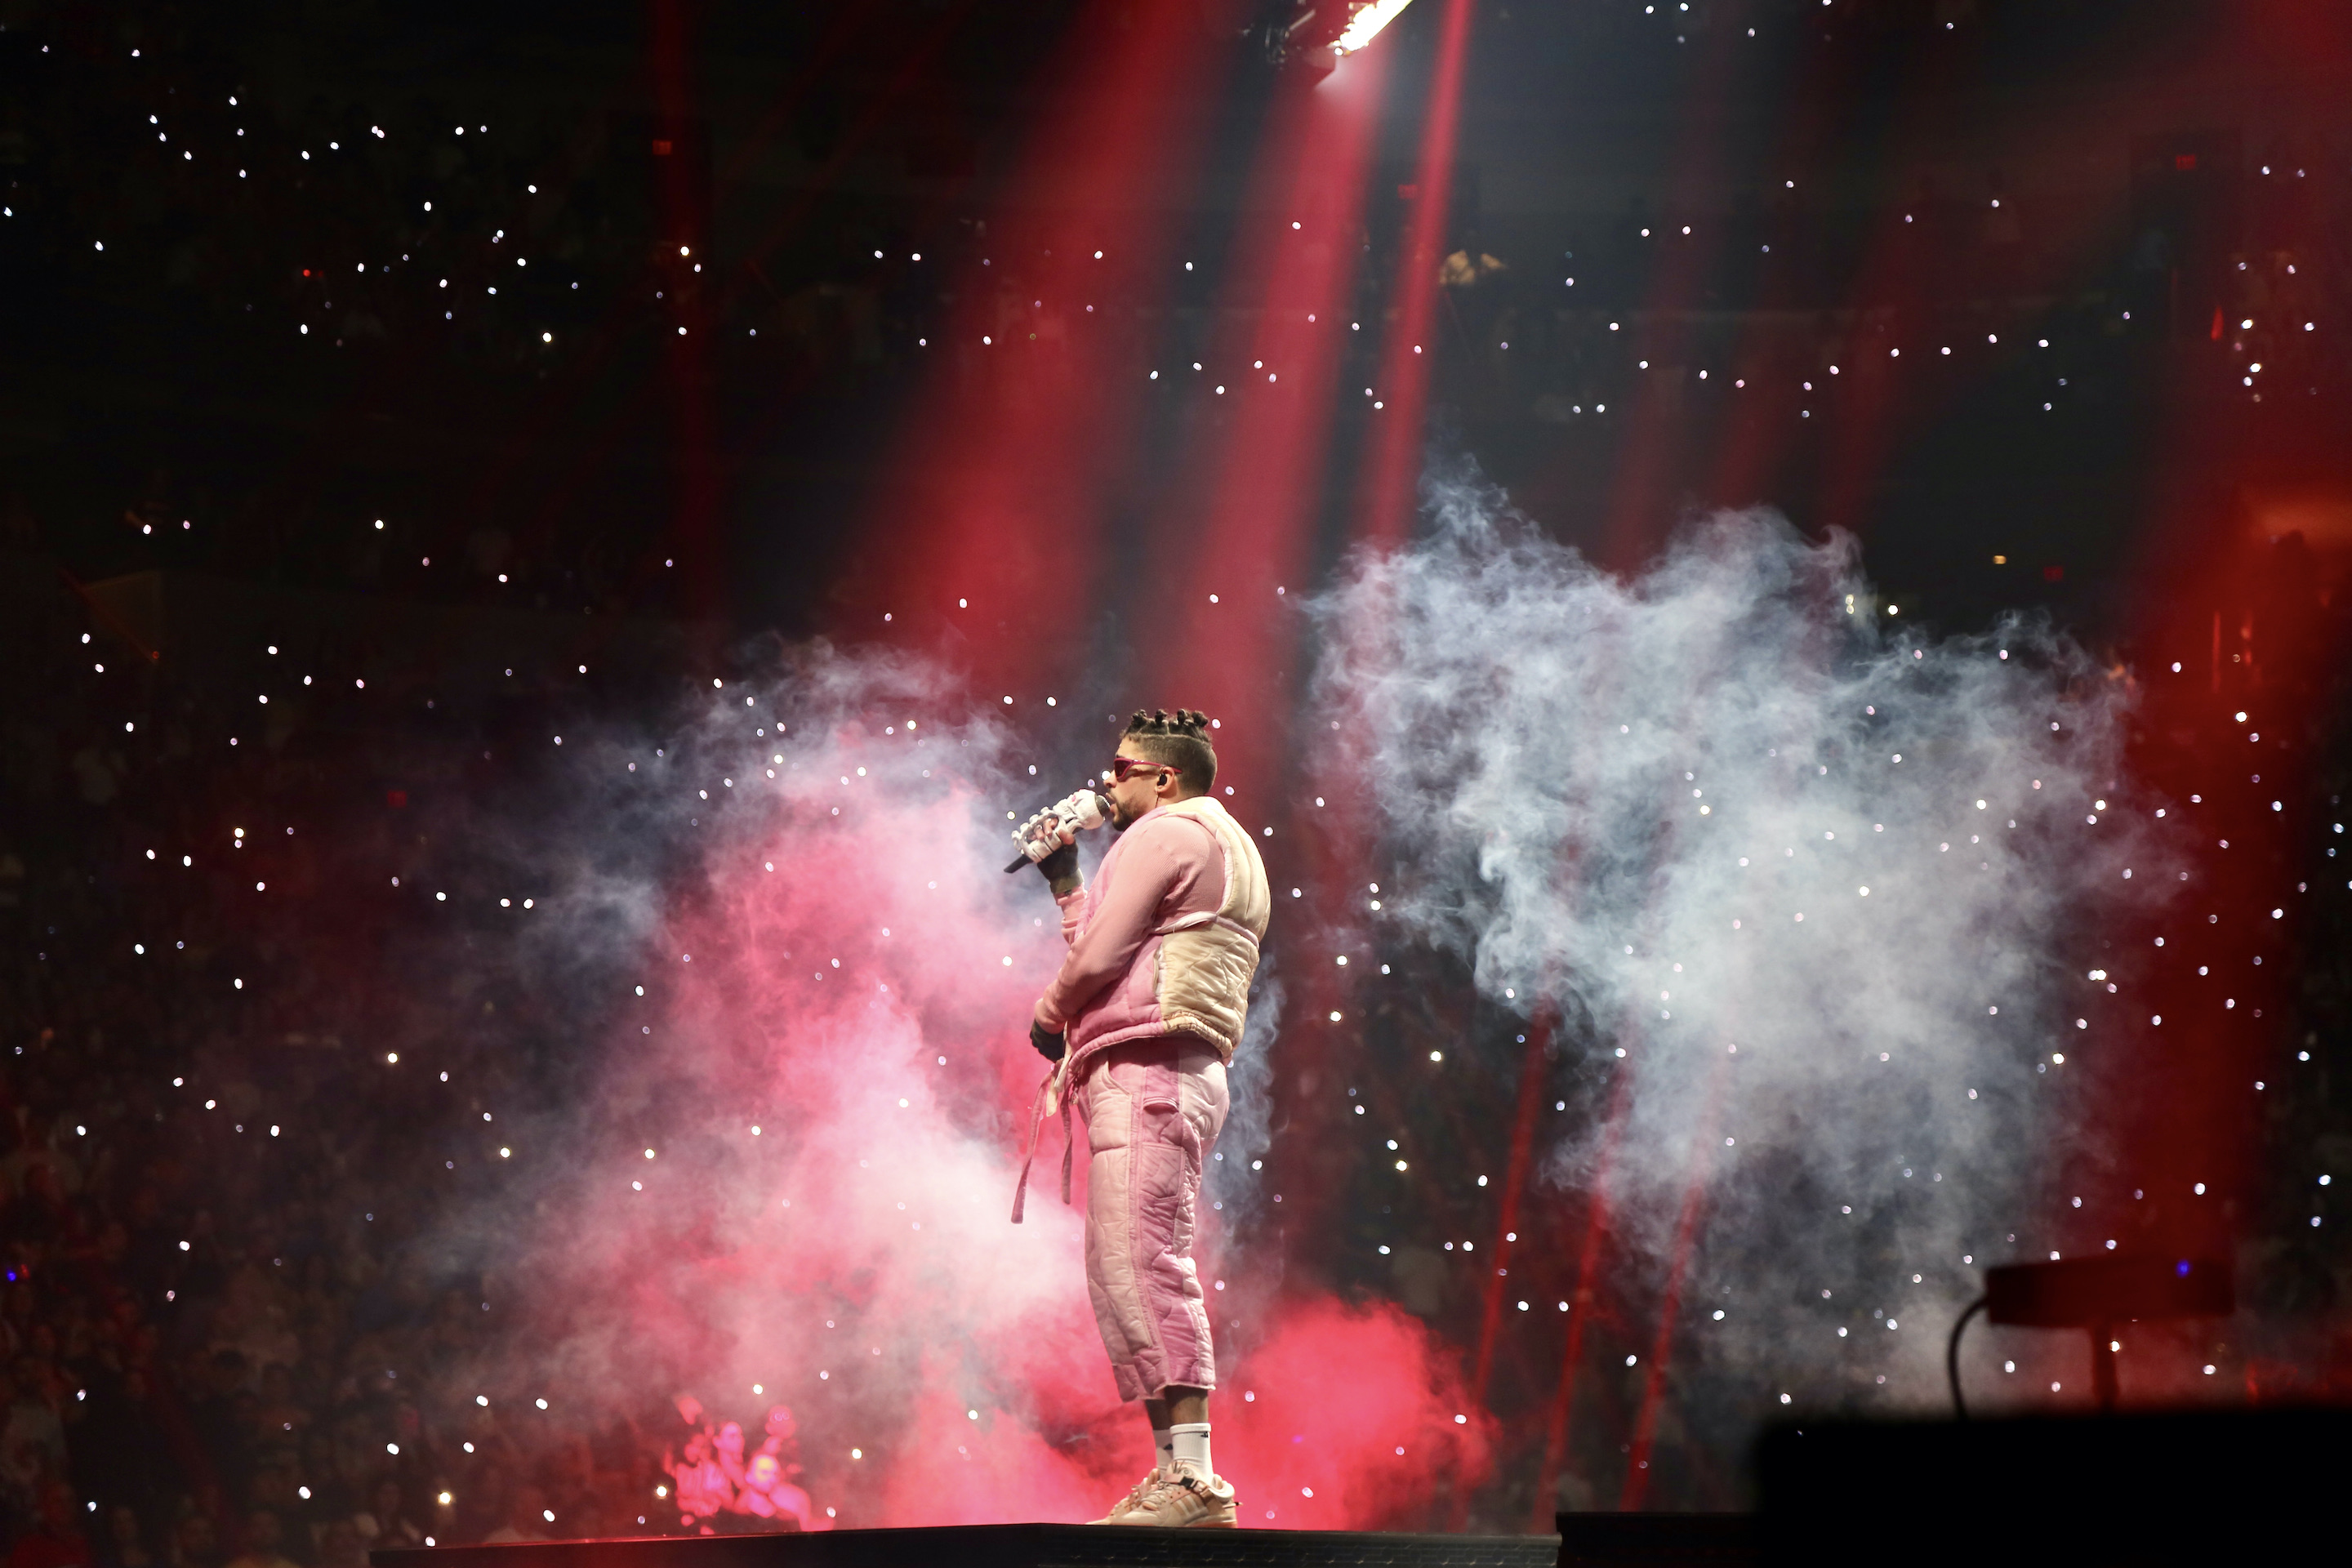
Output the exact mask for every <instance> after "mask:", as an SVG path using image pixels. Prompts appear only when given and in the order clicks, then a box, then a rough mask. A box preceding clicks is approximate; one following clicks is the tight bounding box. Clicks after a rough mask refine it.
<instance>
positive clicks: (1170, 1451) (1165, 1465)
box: [1151, 1426, 1176, 1470]
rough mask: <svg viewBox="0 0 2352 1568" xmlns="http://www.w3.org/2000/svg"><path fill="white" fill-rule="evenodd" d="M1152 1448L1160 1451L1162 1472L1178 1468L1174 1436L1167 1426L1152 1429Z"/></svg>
mask: <svg viewBox="0 0 2352 1568" xmlns="http://www.w3.org/2000/svg"><path fill="white" fill-rule="evenodd" d="M1151 1446H1152V1447H1155V1448H1157V1449H1159V1450H1160V1468H1161V1469H1162V1470H1172V1469H1174V1468H1176V1438H1175V1436H1174V1434H1172V1433H1171V1432H1170V1431H1169V1430H1168V1428H1167V1427H1165V1426H1154V1427H1153V1428H1152V1429H1151Z"/></svg>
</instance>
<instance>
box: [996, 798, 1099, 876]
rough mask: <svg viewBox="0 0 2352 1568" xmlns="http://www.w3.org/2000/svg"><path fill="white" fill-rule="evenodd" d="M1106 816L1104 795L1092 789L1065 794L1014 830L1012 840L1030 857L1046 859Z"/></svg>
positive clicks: (1097, 825)
mask: <svg viewBox="0 0 2352 1568" xmlns="http://www.w3.org/2000/svg"><path fill="white" fill-rule="evenodd" d="M1104 820H1105V817H1104V812H1103V797H1102V796H1101V795H1097V794H1096V793H1095V792H1094V791H1092V790H1090V789H1082V790H1078V791H1076V793H1074V794H1071V795H1065V796H1064V797H1063V798H1062V799H1060V800H1057V801H1055V803H1054V804H1053V805H1049V806H1047V807H1046V808H1045V810H1043V811H1041V812H1039V813H1037V815H1036V816H1033V817H1031V818H1030V819H1029V820H1028V821H1026V822H1024V823H1023V824H1022V825H1021V826H1019V827H1017V828H1015V829H1014V830H1013V844H1014V845H1015V846H1016V847H1018V848H1019V849H1020V851H1021V853H1022V854H1023V855H1024V856H1025V857H1027V858H1029V859H1031V860H1043V859H1044V858H1045V857H1046V856H1048V855H1051V854H1053V853H1055V851H1056V850H1059V849H1062V848H1064V847H1067V846H1069V845H1072V844H1076V842H1077V841H1078V834H1079V833H1080V832H1081V831H1082V830H1084V829H1087V828H1090V827H1100V826H1102V825H1103V822H1104Z"/></svg>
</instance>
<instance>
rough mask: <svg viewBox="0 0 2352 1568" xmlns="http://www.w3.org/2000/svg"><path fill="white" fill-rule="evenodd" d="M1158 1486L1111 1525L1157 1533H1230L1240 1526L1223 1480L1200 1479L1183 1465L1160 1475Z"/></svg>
mask: <svg viewBox="0 0 2352 1568" xmlns="http://www.w3.org/2000/svg"><path fill="white" fill-rule="evenodd" d="M1159 1479H1160V1485H1159V1486H1158V1487H1157V1488H1156V1489H1153V1490H1150V1491H1148V1492H1145V1493H1144V1494H1143V1495H1141V1496H1140V1497H1139V1498H1138V1499H1137V1500H1135V1502H1134V1503H1133V1504H1132V1505H1131V1506H1130V1507H1129V1509H1128V1510H1127V1511H1126V1512H1125V1513H1122V1514H1118V1515H1115V1516H1114V1517H1113V1518H1112V1519H1111V1521H1110V1522H1111V1523H1113V1524H1140V1525H1148V1526H1156V1527H1157V1528H1159V1529H1161V1530H1232V1529H1234V1528H1235V1527H1236V1526H1237V1525H1238V1524H1239V1523H1240V1516H1239V1514H1238V1513H1237V1511H1236V1510H1235V1508H1234V1489H1233V1487H1232V1486H1231V1485H1230V1484H1228V1483H1227V1481H1226V1480H1225V1479H1224V1478H1223V1476H1210V1477H1207V1478H1205V1479H1203V1478H1202V1476H1201V1475H1200V1474H1199V1473H1198V1472H1197V1471H1195V1470H1193V1469H1192V1468H1189V1467H1187V1466H1184V1465H1181V1464H1180V1465H1178V1466H1177V1467H1176V1468H1174V1469H1173V1470H1170V1471H1166V1472H1163V1473H1161V1474H1160V1478H1159Z"/></svg>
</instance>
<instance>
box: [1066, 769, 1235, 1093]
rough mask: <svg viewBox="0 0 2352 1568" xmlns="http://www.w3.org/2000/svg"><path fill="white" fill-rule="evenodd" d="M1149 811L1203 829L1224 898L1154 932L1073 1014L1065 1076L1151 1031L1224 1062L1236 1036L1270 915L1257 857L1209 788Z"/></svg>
mask: <svg viewBox="0 0 2352 1568" xmlns="http://www.w3.org/2000/svg"><path fill="white" fill-rule="evenodd" d="M1152 815H1153V816H1183V817H1189V818H1191V819H1192V821H1194V822H1197V823H1199V824H1200V825H1201V826H1203V827H1205V828H1207V829H1208V830H1209V833H1210V835H1211V837H1213V838H1215V839H1216V841H1217V847H1218V849H1219V851H1220V852H1221V853H1222V854H1223V857H1224V868H1225V896H1224V900H1223V902H1222V903H1221V904H1220V905H1219V906H1218V907H1217V910H1216V912H1215V913H1214V914H1197V915H1189V916H1180V917H1179V918H1177V919H1176V920H1174V921H1170V922H1169V923H1168V924H1166V925H1163V926H1161V927H1160V928H1159V929H1158V930H1156V931H1153V932H1152V934H1151V938H1150V941H1148V942H1145V943H1144V944H1143V946H1142V947H1141V948H1139V950H1137V952H1136V955H1135V962H1134V963H1132V964H1130V965H1129V968H1128V972H1127V973H1125V974H1123V975H1121V976H1120V977H1119V978H1118V980H1116V981H1114V982H1112V983H1111V984H1108V985H1107V986H1105V987H1104V988H1103V989H1102V991H1101V992H1100V994H1097V996H1096V997H1095V999H1094V1001H1093V1002H1092V1003H1091V1004H1089V1005H1087V1009H1086V1010H1085V1011H1084V1012H1082V1013H1080V1014H1079V1015H1078V1016H1077V1017H1076V1018H1074V1019H1073V1020H1071V1023H1070V1048H1069V1053H1068V1055H1067V1057H1066V1058H1064V1059H1065V1061H1066V1063H1067V1064H1068V1069H1069V1070H1068V1071H1067V1072H1066V1074H1065V1075H1064V1076H1065V1078H1066V1079H1069V1078H1073V1077H1074V1075H1075V1072H1076V1067H1077V1065H1078V1063H1079V1061H1080V1059H1081V1058H1085V1057H1087V1056H1089V1055H1091V1054H1093V1053H1094V1052H1096V1051H1098V1050H1102V1049H1105V1048H1106V1047H1110V1046H1115V1045H1118V1044H1120V1043H1121V1042H1123V1041H1127V1040H1134V1039H1142V1038H1146V1037H1150V1036H1153V1035H1171V1034H1177V1033H1183V1034H1188V1035H1196V1036H1198V1037H1200V1038H1202V1040H1205V1041H1207V1042H1208V1043H1209V1044H1210V1045H1213V1046H1214V1047H1216V1048H1217V1052H1218V1054H1219V1055H1221V1056H1223V1058H1225V1059H1226V1060H1228V1061H1230V1060H1232V1059H1233V1055H1234V1047H1235V1046H1237V1045H1239V1044H1240V1043H1241V1038H1242V1026H1243V1024H1244V1022H1246V1021H1247V1019H1248V1016H1249V988H1250V978H1251V976H1253V975H1255V973H1257V954H1258V943H1259V942H1260V941H1262V940H1263V939H1264V938H1265V927H1266V921H1267V920H1268V919H1269V918H1270V917H1271V916H1272V915H1273V912H1274V900H1273V897H1272V895H1271V894H1270V893H1269V891H1268V890H1267V888H1266V883H1265V862H1264V861H1262V860H1260V859H1259V858H1258V853H1257V846H1256V845H1255V844H1253V843H1251V842H1250V838H1249V835H1248V834H1246V833H1244V832H1243V831H1242V828H1241V826H1240V824H1238V823H1236V822H1234V819H1233V818H1232V816H1228V815H1227V814H1226V811H1225V808H1224V807H1223V806H1222V805H1218V804H1217V803H1216V802H1215V801H1214V800H1213V799H1211V798H1210V797H1209V796H1207V795H1194V796H1192V798H1191V799H1189V800H1178V801H1171V802H1170V803H1169V804H1167V805H1163V806H1160V807H1159V808H1158V809H1157V810H1156V811H1155V812H1153V814H1152ZM1125 843H1126V841H1125V840H1124V839H1122V840H1120V842H1119V843H1118V844H1115V845H1113V846H1112V847H1111V850H1110V853H1109V854H1108V855H1106V856H1104V857H1103V863H1102V867H1101V869H1100V870H1099V871H1098V872H1097V874H1096V878H1095V886H1094V888H1093V889H1092V891H1093V893H1094V895H1095V897H1096V898H1097V899H1100V898H1104V897H1108V894H1109V890H1110V887H1111V884H1112V882H1113V881H1114V880H1116V879H1117V878H1118V860H1119V853H1118V852H1119V850H1120V848H1122V847H1124V846H1125Z"/></svg>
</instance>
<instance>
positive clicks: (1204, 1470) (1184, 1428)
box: [1168, 1421, 1217, 1480]
mask: <svg viewBox="0 0 2352 1568" xmlns="http://www.w3.org/2000/svg"><path fill="white" fill-rule="evenodd" d="M1168 1437H1169V1440H1170V1442H1171V1443H1172V1444H1173V1445H1174V1454H1175V1459H1176V1463H1178V1464H1180V1465H1189V1466H1191V1467H1192V1469H1193V1470H1194V1471H1195V1472H1196V1473H1198V1474H1199V1475H1200V1476H1201V1478H1202V1479H1204V1480H1205V1479H1208V1478H1210V1477H1212V1476H1214V1475H1215V1474H1216V1473H1217V1472H1216V1469H1215V1468H1214V1467H1213V1466H1212V1465H1211V1464H1210V1463H1209V1424H1208V1423H1207V1422H1206V1421H1180V1422H1178V1423H1176V1425H1174V1426H1171V1427H1169V1428H1168Z"/></svg>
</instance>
